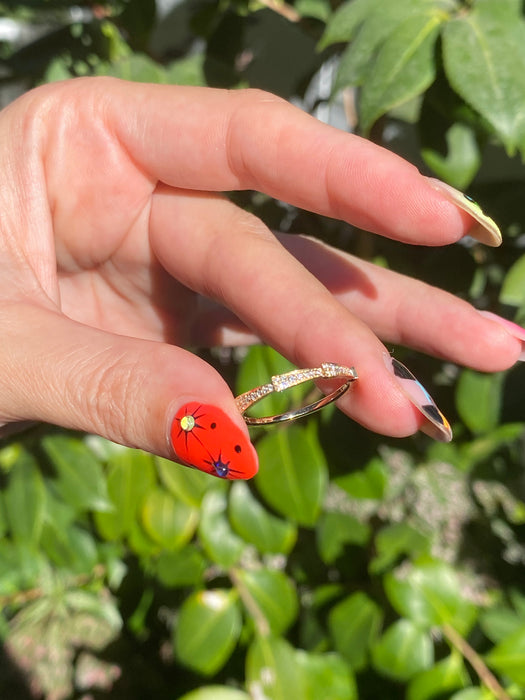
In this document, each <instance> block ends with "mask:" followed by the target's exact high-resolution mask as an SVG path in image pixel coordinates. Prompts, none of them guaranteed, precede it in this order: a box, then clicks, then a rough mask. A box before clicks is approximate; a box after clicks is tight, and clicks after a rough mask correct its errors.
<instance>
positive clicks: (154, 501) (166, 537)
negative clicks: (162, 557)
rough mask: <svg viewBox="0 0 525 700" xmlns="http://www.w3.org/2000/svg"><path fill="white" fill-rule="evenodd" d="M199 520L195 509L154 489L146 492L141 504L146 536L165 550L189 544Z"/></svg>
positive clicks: (162, 491) (160, 490)
mask: <svg viewBox="0 0 525 700" xmlns="http://www.w3.org/2000/svg"><path fill="white" fill-rule="evenodd" d="M198 519H199V513H198V510H197V509H196V508H192V507H191V506H188V505H186V503H184V502H183V501H177V500H176V499H175V498H173V496H172V495H171V494H169V493H168V492H167V491H164V490H162V489H159V488H156V489H153V490H151V491H149V492H148V494H147V495H146V498H145V499H144V502H143V504H142V523H143V525H144V529H145V530H146V532H147V533H148V535H149V536H150V537H151V538H152V539H153V540H155V542H158V543H159V544H160V545H162V546H163V547H165V548H166V549H178V548H179V547H182V546H183V545H184V544H186V542H189V540H190V539H191V537H192V536H193V533H194V532H195V528H196V527H197V522H198Z"/></svg>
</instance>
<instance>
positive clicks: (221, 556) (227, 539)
mask: <svg viewBox="0 0 525 700" xmlns="http://www.w3.org/2000/svg"><path fill="white" fill-rule="evenodd" d="M199 538H200V540H201V542H202V545H203V547H204V549H205V551H206V554H207V555H208V556H209V557H210V559H211V560H212V561H214V562H216V563H217V564H220V565H221V566H222V567H224V568H225V569H229V568H230V566H233V565H234V564H236V563H237V562H238V561H239V558H240V556H241V554H242V553H243V551H244V549H245V547H246V545H245V543H244V542H243V541H242V540H241V539H240V537H237V535H236V534H235V533H234V532H233V531H232V529H231V527H230V523H229V522H228V519H227V517H226V496H225V495H224V494H223V493H220V492H218V491H209V492H208V493H207V494H206V496H205V497H204V499H203V501H202V508H201V521H200V523H199Z"/></svg>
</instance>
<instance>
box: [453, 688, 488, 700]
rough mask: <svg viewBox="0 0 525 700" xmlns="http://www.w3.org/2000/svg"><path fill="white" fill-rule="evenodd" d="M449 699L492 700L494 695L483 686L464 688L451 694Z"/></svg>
mask: <svg viewBox="0 0 525 700" xmlns="http://www.w3.org/2000/svg"><path fill="white" fill-rule="evenodd" d="M450 700H494V695H493V694H492V693H491V692H490V691H489V690H484V689H483V688H465V690H460V691H459V693H454V695H451V696H450Z"/></svg>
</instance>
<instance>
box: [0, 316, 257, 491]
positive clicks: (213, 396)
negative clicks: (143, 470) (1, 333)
mask: <svg viewBox="0 0 525 700" xmlns="http://www.w3.org/2000/svg"><path fill="white" fill-rule="evenodd" d="M14 314H16V316H14ZM7 315H9V318H6V316H7ZM13 316H14V318H13ZM2 317H4V319H3V323H2V327H3V328H5V329H9V331H8V332H7V335H8V337H9V342H7V343H5V344H4V346H3V347H2V348H0V420H3V421H5V422H9V421H19V420H40V421H45V422H48V423H55V424H57V425H62V426H64V427H67V428H73V429H77V430H83V431H86V432H92V433H97V434H98V435H102V436H104V437H106V438H108V439H110V440H113V441H114V442H118V443H121V444H123V445H127V446H130V447H138V448H141V449H144V450H146V451H148V452H152V453H154V454H157V455H160V456H164V457H167V458H170V459H174V460H177V461H182V462H183V463H185V464H186V465H188V466H192V467H196V468H197V469H200V470H202V471H205V472H208V473H210V474H214V475H215V476H220V477H223V478H229V479H247V478H251V477H252V476H254V475H255V473H256V472H257V455H256V452H255V449H254V448H253V446H252V445H251V443H250V440H249V437H248V429H247V428H246V425H245V424H244V421H243V419H242V417H241V416H240V414H239V412H238V411H237V409H236V407H235V403H234V399H233V396H232V394H231V392H230V390H229V388H228V386H227V384H226V383H225V381H224V380H223V379H222V377H221V376H220V375H219V374H218V373H217V372H216V371H215V370H214V369H213V368H212V367H210V366H209V365H208V364H207V363H206V362H204V361H203V360H201V359H200V358H198V357H196V356H195V355H193V354H192V353H189V352H187V351H185V350H182V349H181V348H178V347H175V346H171V345H167V344H164V343H157V342H153V341H148V340H139V339H136V338H129V337H126V336H122V335H116V334H112V333H108V332H106V331H102V330H99V329H96V328H92V327H90V326H86V325H83V324H81V323H78V322H76V321H73V320H71V319H69V318H67V317H65V316H63V315H61V314H60V313H57V312H56V311H52V310H49V309H42V308H41V307H40V308H39V307H36V306H29V305H17V306H16V309H13V307H11V309H10V310H5V309H4V310H2V311H0V318H2ZM14 319H16V320H14Z"/></svg>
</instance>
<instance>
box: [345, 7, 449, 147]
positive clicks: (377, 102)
mask: <svg viewBox="0 0 525 700" xmlns="http://www.w3.org/2000/svg"><path fill="white" fill-rule="evenodd" d="M441 22H442V15H441V13H439V12H438V13H436V14H435V15H431V14H426V13H423V14H414V15H413V16H411V17H410V18H409V19H407V20H406V21H405V22H403V24H401V25H400V26H399V27H398V28H397V29H396V30H395V32H393V33H392V34H391V35H390V36H389V37H388V39H387V40H386V41H385V43H384V44H383V45H382V47H381V49H380V51H379V53H378V56H377V60H376V61H375V63H374V70H373V71H372V72H371V73H370V74H369V75H368V76H367V80H366V82H365V83H364V84H363V88H362V94H361V98H360V102H359V114H360V127H361V129H362V130H363V132H364V133H367V132H368V131H369V130H370V128H371V127H372V125H373V124H374V122H375V121H377V119H378V118H379V117H380V116H382V115H383V114H385V113H386V112H388V111H389V110H391V109H392V108H393V107H396V106H398V105H400V104H403V103H404V102H407V101H408V100H410V99H412V98H413V97H416V96H417V95H419V94H421V93H422V92H423V91H424V90H425V89H426V88H427V87H428V86H429V85H431V83H432V82H433V80H434V77H435V73H436V67H435V59H434V47H435V43H436V40H437V37H438V33H439V28H440V24H441Z"/></svg>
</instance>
